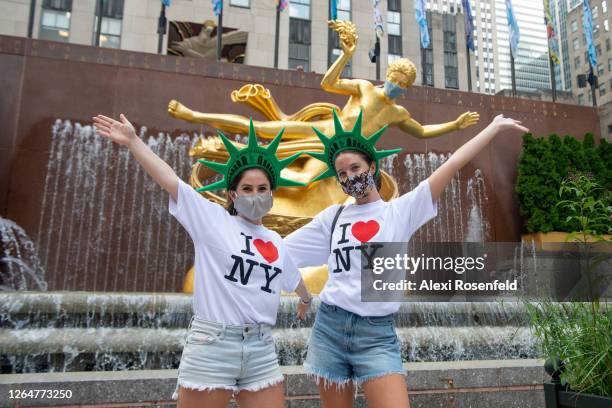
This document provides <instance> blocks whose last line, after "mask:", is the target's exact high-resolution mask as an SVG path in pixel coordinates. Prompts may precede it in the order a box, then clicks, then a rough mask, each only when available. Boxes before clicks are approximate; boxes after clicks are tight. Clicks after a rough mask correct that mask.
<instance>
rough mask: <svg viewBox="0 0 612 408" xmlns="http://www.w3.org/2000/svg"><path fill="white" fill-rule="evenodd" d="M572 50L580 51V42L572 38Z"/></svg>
mask: <svg viewBox="0 0 612 408" xmlns="http://www.w3.org/2000/svg"><path fill="white" fill-rule="evenodd" d="M573 43H574V50H578V49H580V40H579V39H578V38H574V41H573Z"/></svg>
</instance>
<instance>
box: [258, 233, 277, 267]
mask: <svg viewBox="0 0 612 408" xmlns="http://www.w3.org/2000/svg"><path fill="white" fill-rule="evenodd" d="M253 244H255V248H257V250H258V251H259V253H260V254H261V256H263V257H264V259H265V260H266V261H268V263H272V262H274V261H276V260H277V259H278V249H276V247H275V246H274V242H272V241H268V242H266V241H264V240H262V239H259V238H257V239H256V240H255V241H253Z"/></svg>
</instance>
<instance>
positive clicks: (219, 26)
mask: <svg viewBox="0 0 612 408" xmlns="http://www.w3.org/2000/svg"><path fill="white" fill-rule="evenodd" d="M222 36H223V6H222V7H221V10H220V12H219V18H218V22H217V61H221V37H222Z"/></svg>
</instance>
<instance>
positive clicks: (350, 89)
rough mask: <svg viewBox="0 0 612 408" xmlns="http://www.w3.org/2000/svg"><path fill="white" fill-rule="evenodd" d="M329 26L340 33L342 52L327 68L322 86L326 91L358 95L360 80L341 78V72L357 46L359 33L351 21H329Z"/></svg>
mask: <svg viewBox="0 0 612 408" xmlns="http://www.w3.org/2000/svg"><path fill="white" fill-rule="evenodd" d="M328 24H329V26H330V27H331V28H332V29H333V30H334V31H337V32H338V34H339V35H340V46H341V47H342V52H341V53H340V56H339V57H338V58H337V59H336V61H334V63H333V64H332V66H331V67H330V68H329V69H328V70H327V72H326V73H325V75H324V76H323V79H322V80H321V88H323V90H324V91H327V92H332V93H337V94H341V95H358V94H359V81H358V80H355V79H341V78H340V74H342V70H344V67H345V66H346V64H347V63H348V62H349V60H350V59H351V57H352V56H353V54H354V53H355V49H356V48H357V38H358V36H357V33H356V30H355V25H354V24H353V23H352V22H350V21H338V20H332V21H328Z"/></svg>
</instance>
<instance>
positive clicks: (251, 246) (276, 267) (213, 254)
mask: <svg viewBox="0 0 612 408" xmlns="http://www.w3.org/2000/svg"><path fill="white" fill-rule="evenodd" d="M169 211H170V214H172V215H173V216H174V217H176V219H177V220H178V221H179V222H180V223H181V225H183V227H185V229H186V230H187V232H188V233H189V236H190V237H191V239H192V240H193V244H194V248H195V276H194V294H193V309H194V313H195V315H196V316H198V317H199V318H201V319H205V320H209V321H213V322H219V323H226V324H245V323H266V324H270V325H274V324H275V323H276V313H277V310H278V305H279V301H280V294H281V290H284V291H286V292H293V291H294V290H295V288H296V287H297V285H298V283H299V282H300V278H301V275H300V271H299V269H298V268H297V267H296V266H295V265H294V264H293V262H292V261H291V259H290V257H289V256H288V254H287V251H286V250H285V244H284V242H283V240H282V238H281V237H280V235H278V234H277V233H276V232H274V231H270V230H269V229H267V228H266V227H264V226H263V225H256V224H253V223H250V222H248V221H247V220H245V219H244V218H242V217H240V216H232V215H230V214H229V213H228V212H227V210H226V209H225V208H223V207H222V206H220V205H218V204H215V203H213V202H211V201H209V200H207V199H206V198H204V197H202V196H201V195H200V194H199V193H198V192H197V191H195V190H194V189H193V188H192V187H191V186H189V185H188V184H187V183H185V182H183V181H182V180H180V179H179V189H178V202H177V201H174V199H173V198H172V196H170V205H169Z"/></svg>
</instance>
